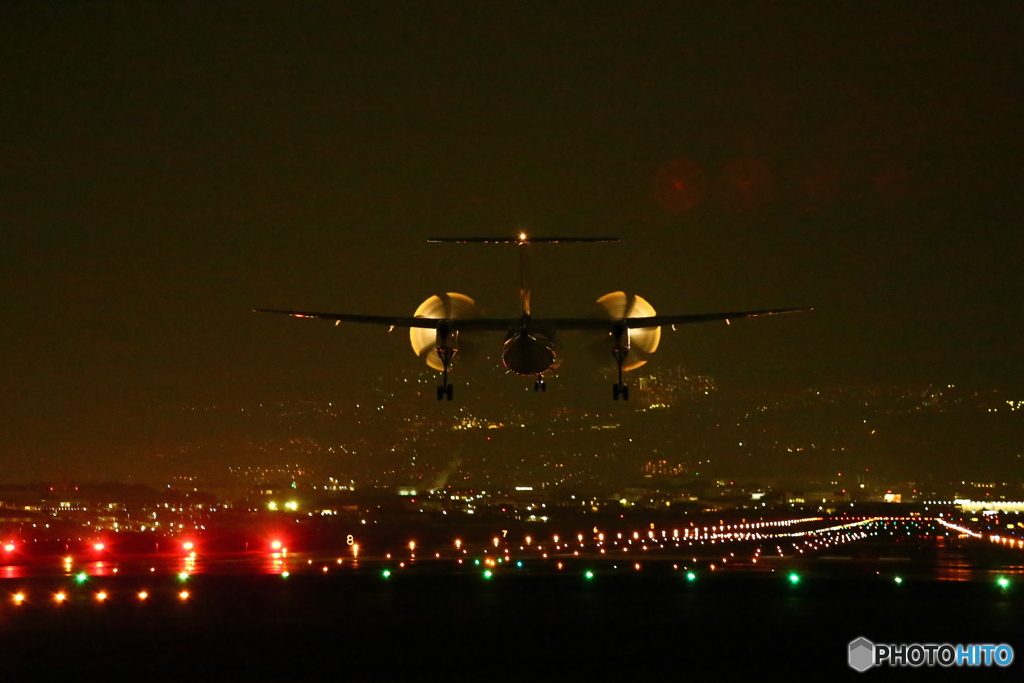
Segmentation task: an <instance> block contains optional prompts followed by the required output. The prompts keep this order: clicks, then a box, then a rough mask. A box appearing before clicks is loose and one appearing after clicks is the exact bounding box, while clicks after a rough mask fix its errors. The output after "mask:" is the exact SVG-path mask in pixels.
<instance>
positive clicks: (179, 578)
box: [178, 572, 188, 581]
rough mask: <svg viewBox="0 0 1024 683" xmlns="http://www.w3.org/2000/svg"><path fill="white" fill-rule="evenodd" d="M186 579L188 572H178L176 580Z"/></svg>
mask: <svg viewBox="0 0 1024 683" xmlns="http://www.w3.org/2000/svg"><path fill="white" fill-rule="evenodd" d="M187 580H188V572H179V573H178V581H187Z"/></svg>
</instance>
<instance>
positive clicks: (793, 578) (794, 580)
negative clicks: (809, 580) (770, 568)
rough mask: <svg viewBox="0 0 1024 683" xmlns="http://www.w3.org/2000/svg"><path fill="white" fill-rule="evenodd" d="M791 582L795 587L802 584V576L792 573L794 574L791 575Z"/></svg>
mask: <svg viewBox="0 0 1024 683" xmlns="http://www.w3.org/2000/svg"><path fill="white" fill-rule="evenodd" d="M789 582H790V583H791V584H793V585H794V586H795V585H796V584H798V583H800V575H799V574H797V573H796V572H792V573H791V574H790V575H789Z"/></svg>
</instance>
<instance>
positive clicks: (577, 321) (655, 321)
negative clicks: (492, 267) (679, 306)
mask: <svg viewBox="0 0 1024 683" xmlns="http://www.w3.org/2000/svg"><path fill="white" fill-rule="evenodd" d="M811 310H814V309H812V308H774V309H766V310H763V311H730V312H725V313H684V314H679V315H652V316H647V317H639V318H624V319H623V322H624V323H625V324H626V327H628V328H631V329H638V328H645V327H660V326H662V325H689V324H691V323H707V322H714V321H716V320H725V321H729V320H737V319H739V318H753V317H755V316H759V315H777V314H779V313H797V312H800V311H811ZM534 322H535V323H538V324H547V325H551V326H552V327H554V328H555V329H558V330H606V329H608V326H609V325H611V324H613V323H614V322H616V321H615V320H609V319H607V318H553V319H544V320H535V321H534Z"/></svg>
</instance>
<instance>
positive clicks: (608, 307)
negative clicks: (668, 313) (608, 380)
mask: <svg viewBox="0 0 1024 683" xmlns="http://www.w3.org/2000/svg"><path fill="white" fill-rule="evenodd" d="M597 303H598V305H599V306H600V307H601V308H602V310H603V311H604V314H605V315H606V316H608V319H609V320H613V321H624V320H626V319H627V318H647V317H650V316H653V315H657V312H656V311H655V310H654V306H651V304H649V303H648V302H647V300H646V299H644V298H643V297H642V296H640V295H638V294H626V293H625V292H611V293H610V294H605V295H604V296H602V297H601V298H600V299H598V300H597ZM610 337H611V345H612V354H613V355H614V356H615V357H616V359H618V357H619V356H621V357H622V358H623V363H622V369H623V370H635V369H636V368H639V367H640V366H641V365H643V364H644V363H646V362H647V359H646V358H644V356H646V355H648V354H651V353H654V352H655V351H657V350H658V344H659V343H660V342H661V327H640V328H629V327H626V326H625V325H614V326H613V328H612V333H611V335H610ZM627 357H628V358H627Z"/></svg>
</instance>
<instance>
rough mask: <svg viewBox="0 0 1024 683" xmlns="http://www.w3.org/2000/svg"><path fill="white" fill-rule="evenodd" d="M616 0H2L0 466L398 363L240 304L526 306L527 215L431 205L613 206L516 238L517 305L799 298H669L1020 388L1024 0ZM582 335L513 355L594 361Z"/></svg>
mask: <svg viewBox="0 0 1024 683" xmlns="http://www.w3.org/2000/svg"><path fill="white" fill-rule="evenodd" d="M607 4H610V3H607ZM607 4H606V3H600V4H599V3H561V2H554V3H501V4H498V3H447V2H442V3H426V2H423V3H369V2H367V3H349V2H294V3H271V2H259V1H257V2H236V3H230V2H178V3H164V2H138V3H124V2H118V3H115V2H44V1H39V0H37V1H34V2H21V3H4V4H3V5H2V6H0V291H2V298H0V313H2V316H3V326H2V328H0V329H2V334H0V367H2V368H3V371H2V374H0V378H2V379H0V475H10V476H18V475H22V474H25V473H36V472H38V473H43V474H52V473H62V472H75V471H79V470H80V469H81V468H80V467H78V470H76V466H81V465H82V464H84V463H88V464H89V465H90V466H102V465H103V464H105V463H114V462H118V463H121V464H123V463H124V462H125V461H126V460H130V459H131V458H134V457H140V456H144V455H146V454H147V453H148V452H150V451H153V450H158V449H162V448H167V447H168V445H167V439H174V438H179V437H181V438H184V436H187V435H169V434H168V433H167V431H168V428H167V425H166V420H165V416H166V415H168V414H169V413H171V412H173V411H174V410H176V409H178V408H180V407H182V406H194V405H214V404H218V405H219V404H233V405H246V404H252V403H254V402H258V401H263V400H267V401H272V400H299V399H305V400H313V401H319V400H323V401H326V400H331V399H337V398H338V397H339V396H346V395H348V394H349V393H350V392H351V395H353V396H358V395H360V394H359V392H365V391H367V390H368V388H369V387H372V386H373V385H374V384H375V383H376V382H377V381H378V378H380V377H382V376H386V377H393V376H394V375H395V374H396V373H399V372H402V371H404V370H407V369H410V368H418V367H420V366H421V365H422V361H420V360H418V359H416V358H415V357H414V356H413V355H412V354H411V352H410V349H409V344H408V336H407V334H405V333H404V332H402V331H396V332H395V333H393V334H391V335H387V334H385V332H384V331H383V330H382V329H378V328H373V327H369V328H366V327H359V326H342V327H338V328H334V327H332V326H331V325H330V324H328V323H323V322H320V321H300V320H293V319H289V318H286V317H283V316H281V317H276V316H270V315H257V314H254V313H252V312H250V311H251V309H253V308H260V307H262V308H293V309H303V310H320V311H336V312H351V313H368V314H393V315H411V314H412V312H413V311H414V310H415V308H416V306H417V305H418V304H419V303H420V302H421V301H422V300H423V299H425V298H427V297H428V296H430V295H431V294H434V293H440V292H446V291H456V292H464V293H466V294H468V295H470V296H472V297H474V298H476V299H477V301H478V303H479V304H480V306H481V307H482V310H483V311H484V313H486V314H488V315H493V316H501V315H514V314H515V312H516V298H515V293H516V286H517V282H516V272H515V268H516V260H515V259H516V254H515V251H514V249H512V248H503V247H494V246H482V245H465V246H463V245H443V244H426V243H425V240H426V238H427V237H430V236H434V235H440V236H444V235H487V234H498V235H510V234H513V233H514V232H516V231H518V230H519V229H520V228H526V229H527V230H528V231H531V232H532V233H534V234H538V235H540V234H567V235H617V236H619V237H621V238H622V242H621V243H620V244H617V245H608V244H602V245H578V246H538V247H537V248H536V250H535V253H534V254H533V265H534V300H533V305H534V313H535V315H537V316H542V315H544V314H551V315H559V316H568V315H584V314H588V313H590V312H591V310H592V307H593V302H594V301H595V300H596V299H597V298H598V297H599V296H601V295H602V294H605V293H607V292H610V291H614V290H618V289H624V290H626V291H629V292H634V293H637V294H640V295H642V296H644V297H645V298H647V299H648V300H649V301H650V302H651V303H652V304H653V305H654V306H655V308H657V309H658V311H659V312H660V313H689V312H693V313H697V312H707V311H715V310H743V309H749V308H775V307H788V306H814V307H815V311H814V312H812V313H808V314H799V315H791V316H779V317H774V318H767V319H759V320H749V321H739V322H736V323H734V324H733V325H731V326H725V325H723V324H711V325H703V326H693V327H689V328H686V329H685V330H681V331H679V332H676V333H671V332H668V331H666V334H665V335H664V337H663V340H662V348H661V350H659V352H658V354H657V357H656V358H655V359H654V361H653V363H655V364H665V365H684V366H686V367H687V368H690V369H692V371H693V372H695V373H700V374H705V375H711V376H713V377H715V378H716V380H717V381H718V383H719V385H720V386H724V387H731V388H734V389H736V390H741V389H750V388H760V389H763V388H766V387H773V386H779V387H829V386H849V385H864V384H902V383H911V382H934V383H937V384H945V383H956V384H958V385H965V386H968V387H974V388H977V389H991V388H998V389H1001V390H1003V391H1007V392H1011V393H1013V392H1021V395H1019V396H1016V397H1017V398H1024V382H1022V377H1024V362H1022V345H1021V333H1022V331H1024V330H1022V323H1021V301H1022V298H1024V281H1022V276H1021V254H1022V253H1024V250H1022V246H1024V244H1022V236H1021V226H1022V218H1024V216H1022V202H1021V199H1020V189H1019V186H1020V182H1021V178H1022V177H1024V173H1022V171H1024V168H1022V167H1024V164H1022V159H1024V154H1022V152H1024V150H1022V144H1021V121H1022V116H1021V114H1022V105H1021V102H1024V98H1022V97H1021V84H1022V78H1021V75H1022V68H1021V65H1022V64H1024V60H1022V59H1021V54H1020V52H1021V49H1020V46H1021V45H1022V40H1024V35H1022V33H1024V30H1022V29H1024V12H1022V11H1021V10H1020V8H1019V7H1018V8H1016V9H1014V8H1012V7H1011V5H1012V4H1013V3H877V4H874V3H815V4H810V3H808V4H806V5H805V6H803V7H802V8H800V9H796V8H791V9H789V10H787V11H782V10H777V9H769V7H770V5H771V4H770V3H760V7H759V8H758V9H753V7H754V6H753V5H747V4H736V3H702V4H700V5H698V4H693V5H690V4H684V3H664V4H662V3H621V4H620V5H619V6H618V7H617V8H609V7H607V6H606V5H607ZM719 5H725V6H719ZM786 5H787V6H789V5H790V3H786ZM817 5H821V6H820V7H819V6H817ZM500 342H501V337H500V335H495V336H494V337H493V341H491V340H488V339H484V340H482V341H481V342H480V343H482V344H484V346H485V348H486V349H487V350H490V349H491V347H493V351H494V352H495V353H496V352H497V351H498V349H499V348H500ZM581 346H582V347H585V346H586V344H582V345H581ZM492 362H495V363H496V362H497V360H496V355H495V357H494V358H492ZM608 364H609V366H610V365H611V361H610V358H609V360H608ZM581 365H582V364H581ZM572 369H573V356H572V345H571V344H568V346H567V350H566V360H565V365H564V366H563V370H562V372H560V373H559V374H560V377H559V379H558V385H559V387H558V388H557V390H553V389H555V387H554V386H552V387H551V388H549V391H548V392H547V394H546V395H544V396H540V397H537V396H534V395H533V392H532V391H531V392H529V395H526V394H525V393H522V394H521V393H518V390H519V388H520V387H521V385H527V384H530V382H529V380H523V379H519V378H514V377H509V378H505V379H504V382H506V383H508V384H509V385H510V386H512V387H513V388H515V389H516V390H517V391H516V393H514V399H513V400H516V401H519V400H522V401H527V400H530V401H533V400H536V399H538V398H539V399H542V400H543V401H545V402H549V403H552V404H559V403H563V404H572V403H573V402H574V401H576V400H578V398H577V397H578V396H580V395H582V394H584V393H586V394H591V393H593V392H598V393H599V394H601V395H602V396H605V395H607V394H608V393H609V391H608V389H609V387H608V386H607V382H606V381H605V380H604V379H602V378H595V377H594V376H593V375H594V373H593V372H592V371H587V372H585V373H584V372H580V373H573V372H572ZM474 372H476V373H477V374H476V375H474V374H473V373H474ZM456 373H457V374H456V377H455V381H456V384H458V382H459V380H460V378H459V375H458V369H457V370H456ZM466 373H467V375H464V376H463V379H465V378H466V377H469V378H473V377H482V376H483V375H482V374H480V371H479V370H476V371H474V370H472V369H471V368H470V369H467V370H466ZM606 398H608V399H609V403H610V396H606ZM458 399H459V394H458V392H457V393H456V402H458ZM421 400H423V401H425V402H426V401H429V402H431V403H434V398H433V396H431V395H427V396H426V397H425V398H422V399H421ZM431 409H432V410H436V409H438V407H437V406H436V405H433V406H432V407H431ZM40 459H42V460H40ZM28 463H32V466H29V465H28ZM122 469H123V468H122Z"/></svg>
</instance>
